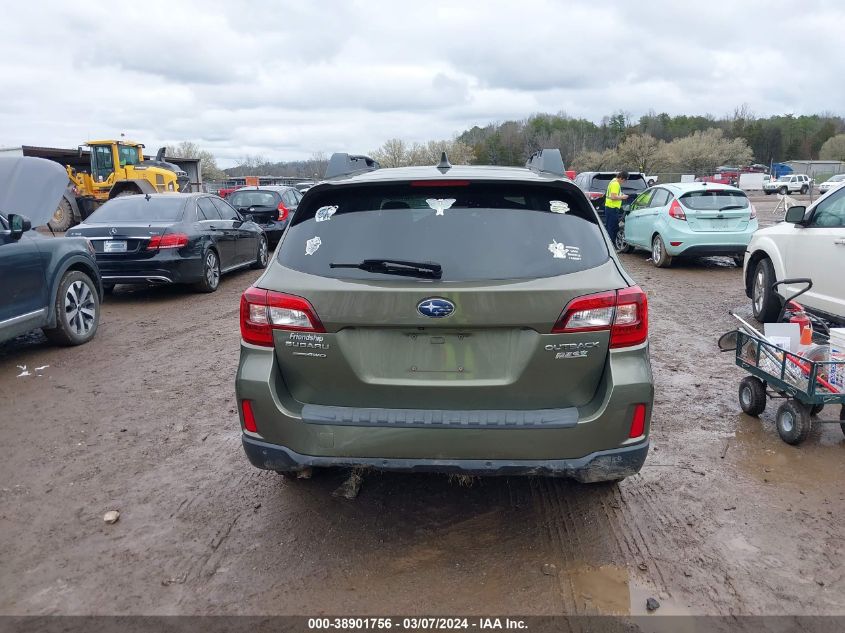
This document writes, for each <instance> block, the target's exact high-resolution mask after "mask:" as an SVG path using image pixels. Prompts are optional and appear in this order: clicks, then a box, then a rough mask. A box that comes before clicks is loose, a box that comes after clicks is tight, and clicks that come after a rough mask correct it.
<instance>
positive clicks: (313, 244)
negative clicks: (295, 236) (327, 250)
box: [305, 237, 323, 255]
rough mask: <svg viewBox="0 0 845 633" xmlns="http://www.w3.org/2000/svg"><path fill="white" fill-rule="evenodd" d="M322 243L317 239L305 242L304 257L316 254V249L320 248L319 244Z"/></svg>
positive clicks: (313, 238)
mask: <svg viewBox="0 0 845 633" xmlns="http://www.w3.org/2000/svg"><path fill="white" fill-rule="evenodd" d="M322 243H323V240H321V239H320V238H319V237H312V238H311V239H310V240H308V241H307V242H305V254H306V255H313V254H314V253H316V252H317V249H318V248H320V244H322Z"/></svg>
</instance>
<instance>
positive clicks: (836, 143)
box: [819, 134, 845, 161]
mask: <svg viewBox="0 0 845 633" xmlns="http://www.w3.org/2000/svg"><path fill="white" fill-rule="evenodd" d="M819 158H821V159H822V160H843V161H845V134H837V135H836V136H831V137H830V138H829V139H827V140H826V141H825V142H824V144H823V145H822V146H821V149H820V150H819Z"/></svg>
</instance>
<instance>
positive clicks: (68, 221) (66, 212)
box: [47, 198, 76, 231]
mask: <svg viewBox="0 0 845 633" xmlns="http://www.w3.org/2000/svg"><path fill="white" fill-rule="evenodd" d="M74 224H76V221H75V219H74V217H73V208H72V207H71V206H70V202H68V201H67V198H62V201H61V202H59V206H58V207H56V211H55V212H54V213H53V217H52V218H51V219H50V221H49V222H47V226H49V227H50V228H51V229H52V230H54V231H67V230H68V229H69V228H70V227H72V226H73V225H74Z"/></svg>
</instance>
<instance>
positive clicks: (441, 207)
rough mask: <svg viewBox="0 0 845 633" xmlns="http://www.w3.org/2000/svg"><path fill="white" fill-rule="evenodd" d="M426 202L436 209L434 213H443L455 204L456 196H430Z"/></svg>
mask: <svg viewBox="0 0 845 633" xmlns="http://www.w3.org/2000/svg"><path fill="white" fill-rule="evenodd" d="M426 204H428V206H430V207H431V208H432V209H434V210H435V211H436V213H435V214H434V215H443V212H444V211H445V210H446V209H448V208H449V207H451V206H452V205H453V204H455V199H454V198H428V199H426Z"/></svg>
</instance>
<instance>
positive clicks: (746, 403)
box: [739, 376, 766, 418]
mask: <svg viewBox="0 0 845 633" xmlns="http://www.w3.org/2000/svg"><path fill="white" fill-rule="evenodd" d="M739 406H740V407H742V410H743V411H744V412H745V413H747V414H748V415H753V416H754V417H755V418H756V417H757V416H759V415H760V414H761V413H763V411H765V410H766V385H764V384H763V381H762V380H760V379H759V378H757V377H756V376H746V377H745V378H743V379H742V380H741V381H740V383H739Z"/></svg>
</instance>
